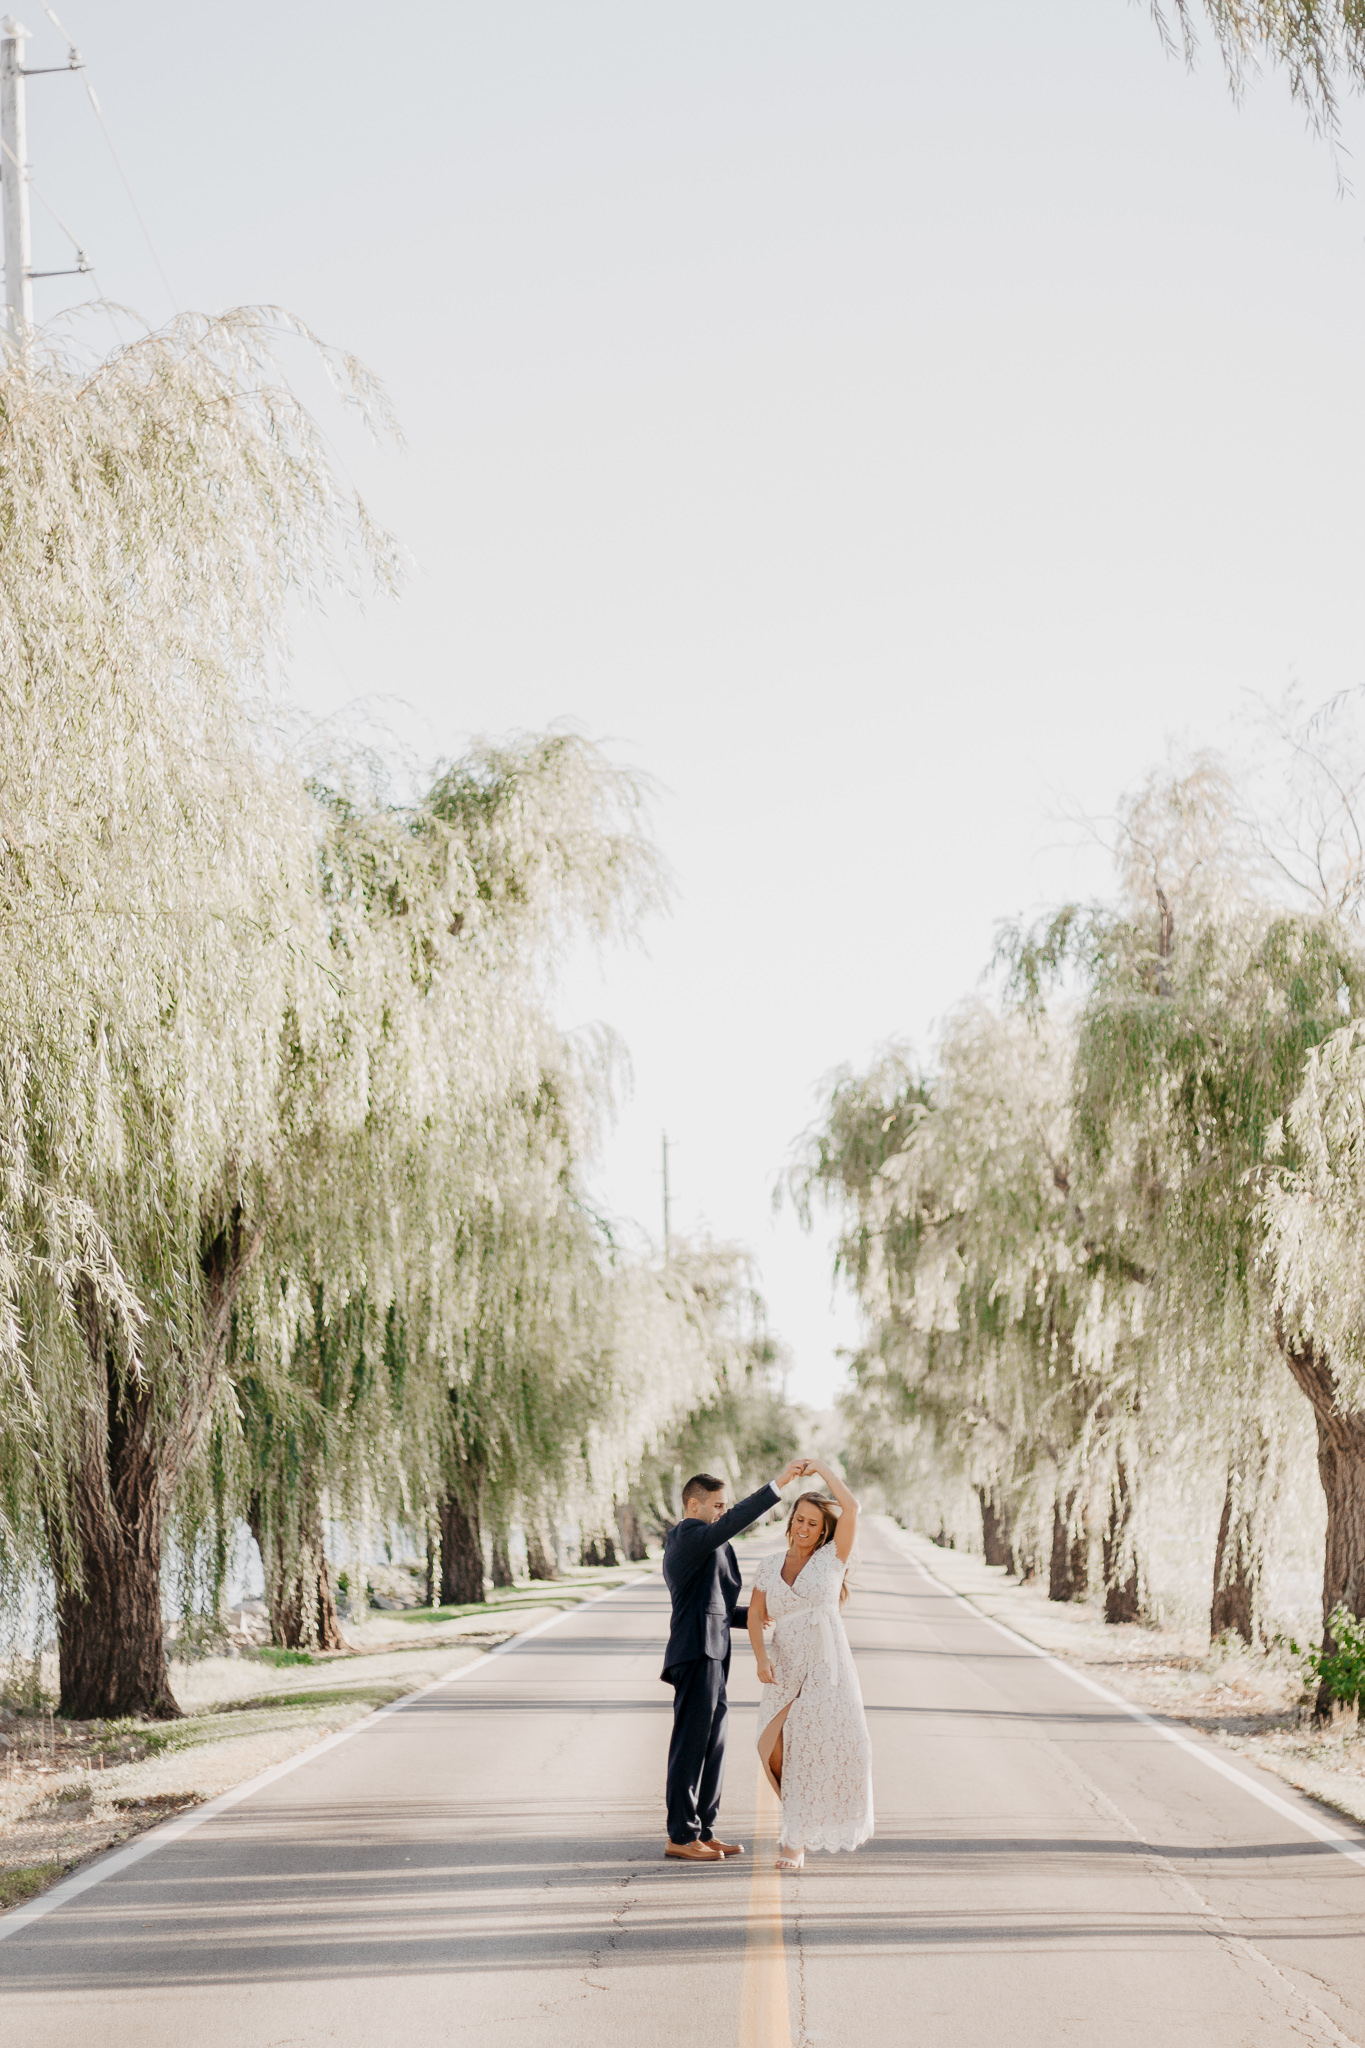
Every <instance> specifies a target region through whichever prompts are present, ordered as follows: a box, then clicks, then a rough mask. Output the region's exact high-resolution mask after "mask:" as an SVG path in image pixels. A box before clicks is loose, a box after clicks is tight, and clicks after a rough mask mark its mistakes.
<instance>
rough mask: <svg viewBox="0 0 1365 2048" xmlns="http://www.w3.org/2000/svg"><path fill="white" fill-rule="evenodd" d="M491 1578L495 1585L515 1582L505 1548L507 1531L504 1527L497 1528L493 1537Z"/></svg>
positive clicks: (508, 1584)
mask: <svg viewBox="0 0 1365 2048" xmlns="http://www.w3.org/2000/svg"><path fill="white" fill-rule="evenodd" d="M492 1578H493V1584H494V1585H495V1586H500V1587H504V1588H505V1587H507V1586H514V1585H515V1584H516V1580H515V1579H514V1578H513V1577H512V1559H511V1557H510V1555H509V1553H508V1549H507V1531H506V1530H505V1529H499V1530H498V1531H497V1532H496V1534H495V1535H494V1537H493V1571H492Z"/></svg>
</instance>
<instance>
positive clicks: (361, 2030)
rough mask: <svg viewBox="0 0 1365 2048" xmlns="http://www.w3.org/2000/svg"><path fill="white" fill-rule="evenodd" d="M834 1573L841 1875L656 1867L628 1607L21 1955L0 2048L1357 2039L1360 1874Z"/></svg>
mask: <svg viewBox="0 0 1365 2048" xmlns="http://www.w3.org/2000/svg"><path fill="white" fill-rule="evenodd" d="M863 1547H864V1556H863V1561H862V1564H861V1567H860V1571H859V1581H858V1590H857V1592H856V1594H855V1596H854V1599H853V1601H852V1602H851V1603H850V1606H849V1609H848V1619H849V1627H850V1633H851V1635H852V1637H853V1641H854V1645H855V1648H856V1650H857V1654H858V1662H859V1667H860V1670H861V1672H862V1680H863V1688H864V1692H865V1694H866V1697H867V1703H868V1708H869V1715H870V1720H871V1725H872V1735H873V1745H874V1756H875V1770H876V1788H877V1806H878V1833H877V1837H876V1840H875V1842H873V1843H872V1844H869V1845H868V1847H867V1848H866V1849H864V1850H861V1851H860V1852H859V1853H858V1854H857V1855H856V1856H854V1857H839V1858H832V1857H831V1858H823V1859H820V1860H819V1862H818V1863H817V1864H814V1865H813V1866H812V1867H811V1868H810V1869H809V1870H808V1871H807V1872H806V1873H805V1874H804V1875H803V1876H802V1877H800V1878H799V1879H795V1880H793V1879H785V1880H779V1879H778V1878H777V1877H776V1875H775V1874H774V1873H773V1872H772V1871H771V1869H770V1867H769V1862H770V1859H769V1857H768V1856H767V1855H763V1856H759V1857H757V1858H745V1859H744V1860H743V1861H742V1862H739V1863H735V1864H727V1865H725V1866H724V1867H723V1868H714V1867H710V1868H700V1869H698V1868H688V1867H686V1866H678V1865H672V1864H665V1863H664V1862H663V1861H662V1857H661V1850H662V1839H663V1837H662V1829H663V1802H662V1798H661V1796H660V1786H661V1776H662V1760H663V1753H664V1746H665V1742H666V1738H667V1731H668V1695H667V1694H666V1692H665V1690H664V1688H663V1687H662V1686H661V1685H660V1684H659V1682H658V1678H657V1671H658V1665H659V1652H660V1648H661V1646H662V1642H663V1635H664V1601H663V1594H662V1589H661V1587H660V1585H659V1582H658V1580H657V1579H651V1580H646V1581H643V1582H638V1583H637V1584H636V1585H634V1586H632V1587H630V1588H627V1589H624V1590H622V1591H620V1592H618V1593H615V1594H612V1595H610V1596H609V1597H608V1598H606V1599H605V1600H602V1601H600V1602H598V1603H596V1604H595V1605H593V1606H592V1607H591V1608H590V1609H587V1610H581V1611H579V1612H578V1613H577V1614H575V1615H573V1616H571V1617H570V1618H569V1619H567V1620H566V1621H565V1622H563V1623H562V1624H561V1625H559V1626H558V1627H556V1628H554V1629H552V1630H550V1631H549V1632H547V1633H545V1634H544V1635H541V1636H538V1637H536V1638H535V1639H534V1640H532V1641H528V1642H526V1643H524V1644H523V1645H522V1646H521V1647H519V1648H516V1649H515V1650H513V1651H512V1652H511V1653H510V1654H507V1655H504V1656H499V1657H497V1658H491V1659H489V1660H487V1661H486V1662H485V1663H482V1664H480V1665H479V1666H477V1667H476V1668H475V1670H474V1672H473V1674H472V1675H471V1676H468V1677H466V1678H464V1679H462V1680H459V1681H457V1682H454V1683H448V1684H445V1685H443V1686H441V1687H439V1688H438V1689H436V1690H434V1691H432V1692H429V1693H428V1694H426V1695H425V1696H424V1697H423V1698H421V1699H420V1700H417V1701H415V1702H413V1703H412V1704H410V1705H409V1706H407V1707H405V1708H404V1709H402V1710H401V1711H399V1712H397V1713H392V1714H390V1715H388V1716H387V1717H386V1718H384V1719H383V1720H380V1721H378V1722H376V1723H371V1724H367V1725H366V1727H365V1728H364V1730H363V1731H362V1732H360V1733H359V1734H357V1735H356V1736H355V1737H354V1738H353V1739H351V1740H349V1741H346V1742H343V1743H341V1744H340V1745H338V1746H337V1747H335V1748H333V1749H330V1750H328V1751H327V1752H326V1753H325V1754H323V1755H321V1756H318V1757H316V1758H315V1759H313V1760H312V1761H310V1762H308V1763H306V1764H304V1765H302V1766H300V1767H299V1768H298V1769H296V1770H294V1771H293V1772H292V1773H291V1774H289V1775H287V1776H285V1777H282V1778H280V1779H278V1780H277V1781H276V1782H274V1783H273V1784H270V1785H268V1786H265V1787H263V1788H262V1789H261V1790H259V1791H257V1792H256V1793H254V1794H253V1795H252V1796H251V1797H250V1798H248V1799H246V1800H244V1801H243V1802H242V1803H241V1804H239V1805H238V1806H236V1807H234V1808H233V1809H231V1810H230V1811H228V1812H225V1813H222V1814H220V1815H218V1816H217V1817H215V1818H213V1819H211V1820H209V1821H207V1822H205V1823H204V1824H203V1825H202V1826H201V1827H199V1828H198V1829H197V1830H196V1831H195V1832H193V1833H190V1834H188V1835H186V1836H184V1837H183V1838H181V1839H179V1840H176V1841H172V1842H171V1843H169V1844H168V1845H167V1846H166V1847H164V1848H162V1849H159V1850H158V1851H157V1852H156V1853H154V1854H152V1855H150V1856H147V1857H146V1858H144V1859H143V1860H142V1861H141V1862H139V1863H137V1864H135V1865H133V1866H132V1867H131V1868H127V1869H124V1870H122V1871H120V1872H118V1873H117V1874H115V1875H114V1876H112V1877H110V1878H109V1879H108V1880H107V1881H106V1882H104V1883H101V1884H98V1885H95V1886H93V1887H92V1888H90V1889H89V1890H87V1891H86V1892H84V1893H83V1894H82V1895H81V1896H80V1897H79V1898H76V1899H74V1900H72V1901H71V1902H70V1903H69V1904H67V1905H65V1906H62V1907H60V1908H59V1909H58V1910H56V1911H55V1912H52V1913H50V1914H48V1915H47V1916H46V1917H45V1918H43V1919H40V1920H37V1921H34V1922H32V1923H31V1924H28V1925H20V1926H18V1927H16V1929H15V1931H14V1933H13V1934H12V1935H11V1936H10V1937H9V1938H8V1939H5V1940H3V1941H0V2042H3V2044H4V2048H295V2044H309V2048H311V2044H314V2043H319V2044H320V2043H336V2044H338V2048H381V2044H382V2048H390V2044H394V2048H429V2044H430V2048H435V2044H437V2043H440V2044H442V2048H451V2044H454V2048H465V2044H473V2043H476V2042H477V2043H479V2044H481V2048H483V2044H489V2043H508V2044H511V2048H589V2044H591V2048H618V2044H619V2048H656V2044H664V2043H671V2042H673V2041H680V2040H683V2039H693V2038H697V2039H702V2040H704V2041H705V2042H706V2044H707V2048H729V2044H731V2043H735V2044H738V2048H789V2044H791V2048H900V2044H903V2043H915V2044H926V2048H977V2044H980V2048H987V2044H989V2048H1000V2044H1001V2043H1002V2042H1008V2043H1010V2044H1012V2048H1014V2044H1019V2048H1031V2044H1034V2043H1038V2044H1043V2043H1047V2044H1054V2043H1057V2042H1081V2041H1085V2042H1088V2043H1093V2042H1095V2041H1097V2040H1100V2041H1103V2042H1105V2043H1106V2044H1112V2043H1121V2044H1130V2043H1131V2044H1134V2048H1137V2044H1142V2048H1151V2044H1153V2043H1161V2044H1165V2043H1179V2044H1185V2043H1190V2044H1194V2043H1198V2044H1201V2048H1214V2044H1217V2048H1241V2044H1247V2048H1252V2044H1254V2048H1262V2044H1266V2048H1268V2044H1276V2048H1280V2044H1284V2048H1288V2044H1290V2043H1295V2044H1297V2043H1302V2042H1310V2043H1314V2044H1316V2043H1341V2042H1342V2041H1351V2042H1356V2043H1365V1941H1363V1940H1362V1938H1361V1937H1362V1929H1363V1928H1365V1869H1363V1868H1361V1867H1360V1866H1359V1865H1357V1864H1355V1863H1352V1862H1350V1861H1348V1860H1347V1859H1346V1858H1344V1857H1342V1856H1340V1855H1338V1854H1337V1853H1336V1852H1335V1851H1334V1850H1333V1849H1332V1848H1331V1847H1330V1846H1328V1845H1326V1844H1324V1843H1323V1842H1321V1841H1319V1840H1316V1839H1314V1838H1313V1836H1312V1835H1311V1834H1309V1833H1306V1832H1304V1831H1303V1830H1302V1829H1301V1828H1300V1827H1298V1826H1297V1825H1295V1823H1294V1822H1293V1820H1291V1819H1289V1818H1287V1817H1286V1816H1285V1815H1283V1814H1277V1813H1275V1812H1273V1811H1271V1810H1268V1809H1267V1808H1266V1807H1265V1806H1264V1805H1263V1804H1260V1803H1258V1801H1257V1800H1256V1799H1255V1798H1254V1797H1253V1796H1252V1794H1251V1793H1250V1791H1249V1790H1247V1789H1246V1788H1245V1786H1244V1785H1243V1783H1242V1782H1240V1781H1239V1782H1235V1783H1229V1782H1228V1781H1227V1780H1226V1779H1225V1778H1224V1777H1222V1776H1220V1775H1218V1774H1217V1773H1216V1772H1214V1771H1212V1770H1210V1769H1209V1768H1207V1766H1206V1765H1205V1764H1204V1763H1203V1762H1201V1761H1200V1759H1199V1758H1198V1757H1196V1756H1191V1755H1190V1754H1188V1753H1187V1752H1186V1751H1184V1750H1182V1749H1180V1748H1179V1747H1177V1746H1175V1745H1173V1744H1172V1743H1170V1742H1168V1741H1166V1740H1165V1739H1163V1737H1162V1736H1161V1735H1160V1734H1158V1733H1157V1732H1156V1731H1155V1730H1153V1729H1152V1728H1150V1727H1147V1726H1144V1725H1143V1724H1142V1723H1140V1722H1137V1721H1134V1720H1133V1719H1132V1718H1131V1717H1130V1716H1128V1715H1126V1714H1125V1713H1123V1712H1122V1711H1121V1709H1119V1708H1117V1707H1114V1706H1111V1705H1109V1704H1107V1703H1106V1702H1104V1701H1102V1700H1099V1699H1096V1698H1095V1697H1093V1696H1092V1695H1091V1694H1089V1693H1087V1692H1086V1691H1084V1690H1083V1689H1082V1687H1081V1686H1079V1685H1078V1684H1077V1683H1076V1681H1075V1680H1074V1679H1072V1678H1070V1677H1069V1676H1068V1675H1067V1674H1066V1673H1064V1672H1061V1671H1059V1670H1057V1669H1056V1668H1055V1667H1054V1666H1052V1665H1051V1664H1049V1663H1047V1662H1046V1661H1044V1660H1043V1659H1041V1658H1039V1657H1037V1656H1036V1655H1034V1654H1033V1653H1031V1652H1030V1651H1029V1650H1028V1649H1027V1648H1026V1647H1025V1646H1024V1645H1022V1644H1020V1643H1019V1642H1017V1640H1015V1639H1013V1638H1011V1637H1009V1636H1007V1635H1005V1634H1002V1633H1000V1632H999V1631H997V1630H996V1629H994V1628H992V1627H991V1626H990V1624H989V1623H987V1622H986V1621H985V1620H984V1619H983V1618H982V1617H980V1616H979V1615H977V1614H976V1613H975V1611H974V1610H969V1609H968V1608H966V1607H965V1606H964V1605H963V1604H962V1603H960V1602H959V1601H957V1600H956V1599H955V1598H954V1597H953V1595H951V1594H950V1593H949V1592H948V1591H947V1590H946V1589H945V1588H944V1587H942V1586H940V1585H939V1584H938V1583H937V1582H936V1581H934V1580H933V1579H931V1578H929V1577H928V1576H927V1575H926V1574H925V1573H924V1572H922V1571H921V1570H920V1568H919V1567H918V1566H917V1565H915V1564H914V1563H912V1562H911V1561H909V1560H908V1559H906V1558H904V1557H903V1556H902V1555H901V1554H900V1552H899V1551H898V1550H897V1549H896V1548H895V1547H894V1546H893V1544H892V1543H891V1542H890V1541H889V1540H888V1538H887V1537H886V1536H884V1535H883V1534H881V1533H880V1532H878V1531H876V1530H869V1531H867V1532H866V1534H865V1536H864V1539H863ZM736 1667H737V1668H736V1683H735V1684H734V1687H733V1693H734V1696H735V1699H736V1702H737V1710H736V1711H735V1712H734V1713H733V1714H732V1724H731V1725H732V1733H731V1743H732V1747H731V1767H730V1778H729V1788H728V1802H727V1808H726V1813H725V1816H724V1818H725V1823H726V1825H727V1827H729V1828H732V1829H735V1830H737V1831H738V1832H739V1833H740V1834H741V1835H742V1837H743V1838H744V1839H746V1840H748V1841H750V1842H751V1843H752V1841H753V1832H754V1822H755V1817H756V1816H757V1818H758V1820H759V1822H760V1825H762V1826H763V1827H765V1828H768V1829H769V1830H770V1829H771V1825H772V1814H771V1810H770V1795H769V1794H768V1793H767V1791H766V1788H765V1787H764V1786H763V1785H762V1783H761V1780H760V1779H759V1776H758V1773H757V1771H756V1768H755V1765H754V1761H753V1751H752V1741H753V1712H752V1703H753V1700H754V1697H755V1695H756V1692H757V1685H756V1681H755V1680H754V1676H753V1665H752V1660H751V1659H750V1657H749V1655H748V1652H747V1650H746V1649H744V1648H743V1647H742V1646H741V1647H740V1649H739V1652H738V1654H737V1656H736ZM1253 1775H1254V1774H1252V1773H1248V1774H1247V1776H1248V1778H1250V1777H1252V1776H1253ZM1263 1782H1269V1781H1263ZM1278 1789H1279V1788H1278V1787H1277V1788H1276V1790H1277V1791H1278ZM1281 1796H1282V1797H1284V1798H1286V1799H1287V1800H1288V1801H1289V1803H1290V1804H1291V1806H1293V1805H1296V1802H1295V1801H1294V1796H1293V1795H1292V1794H1283V1795H1281ZM1298 1810H1300V1811H1302V1812H1304V1813H1306V1814H1311V1815H1314V1816H1315V1817H1316V1822H1317V1824H1318V1825H1319V1826H1321V1822H1322V1815H1321V1812H1320V1810H1319V1809H1315V1808H1312V1807H1310V1806H1308V1805H1307V1804H1305V1805H1303V1806H1302V1807H1301V1808H1299V1809H1298ZM1343 1832H1344V1830H1343ZM768 1846H769V1848H770V1846H771V1844H770V1842H769V1845H768ZM3 1924H4V1923H3V1922H0V1926H3Z"/></svg>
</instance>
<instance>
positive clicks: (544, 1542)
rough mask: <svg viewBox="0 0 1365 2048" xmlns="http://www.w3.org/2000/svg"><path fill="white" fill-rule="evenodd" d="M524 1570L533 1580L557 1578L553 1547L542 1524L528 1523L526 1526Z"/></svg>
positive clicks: (557, 1568) (536, 1522)
mask: <svg viewBox="0 0 1365 2048" xmlns="http://www.w3.org/2000/svg"><path fill="white" fill-rule="evenodd" d="M526 1569H527V1571H528V1572H529V1573H530V1575H531V1577H532V1578H533V1579H546V1580H548V1579H557V1578H558V1577H559V1567H558V1565H557V1564H556V1563H555V1553H554V1546H553V1545H552V1544H551V1542H550V1538H549V1535H548V1533H547V1531H546V1529H545V1525H544V1523H543V1522H539V1521H535V1522H528V1523H527V1525H526Z"/></svg>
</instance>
